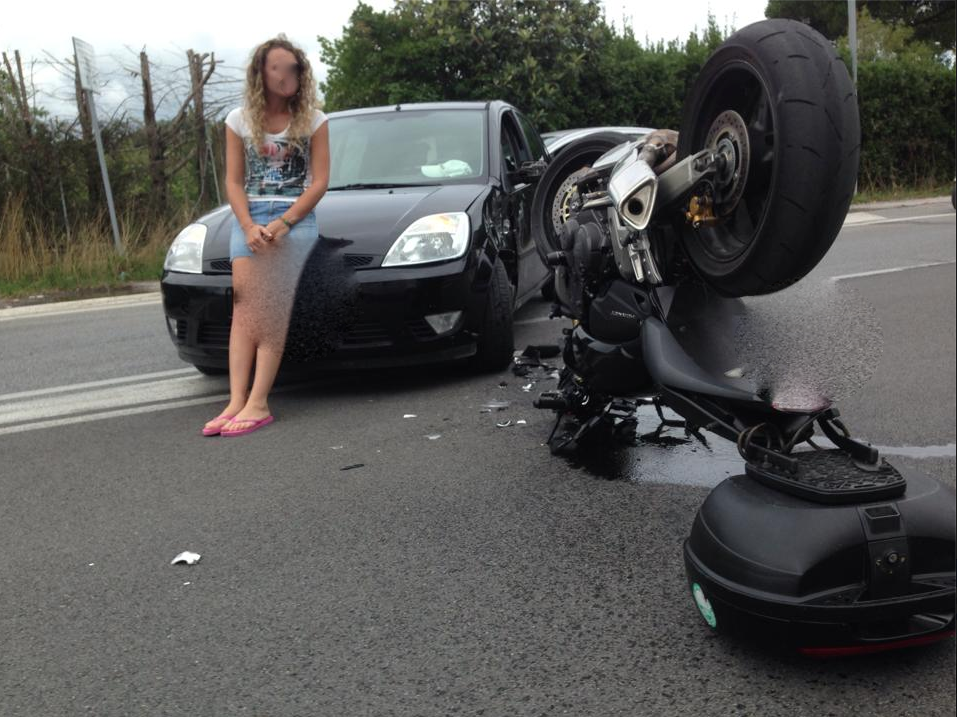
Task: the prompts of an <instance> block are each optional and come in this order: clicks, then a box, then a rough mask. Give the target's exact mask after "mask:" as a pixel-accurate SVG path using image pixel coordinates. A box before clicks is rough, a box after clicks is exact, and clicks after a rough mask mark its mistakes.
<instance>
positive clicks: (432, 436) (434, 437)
mask: <svg viewBox="0 0 957 717" xmlns="http://www.w3.org/2000/svg"><path fill="white" fill-rule="evenodd" d="M441 437H442V434H441V433H432V434H430V435H428V436H426V438H428V439H429V440H430V441H437V440H439V439H440V438H441Z"/></svg>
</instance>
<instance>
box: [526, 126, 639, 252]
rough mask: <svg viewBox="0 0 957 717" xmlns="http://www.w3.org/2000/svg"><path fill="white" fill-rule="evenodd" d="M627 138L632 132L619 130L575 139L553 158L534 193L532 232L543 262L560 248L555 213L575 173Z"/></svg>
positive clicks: (558, 210)
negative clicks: (575, 140) (628, 133)
mask: <svg viewBox="0 0 957 717" xmlns="http://www.w3.org/2000/svg"><path fill="white" fill-rule="evenodd" d="M627 141H628V136H627V135H624V134H620V133H618V132H599V133H596V134H594V135H591V136H589V137H584V138H582V139H580V140H578V141H577V142H572V143H571V144H569V145H568V146H567V147H564V148H562V150H561V152H559V153H558V155H557V156H556V157H555V158H554V159H552V161H551V162H549V164H548V168H547V169H546V170H545V173H544V174H543V175H542V177H541V179H539V180H538V186H537V187H536V188H535V196H534V197H532V226H531V230H532V236H533V237H534V238H535V246H536V247H537V248H538V253H539V256H540V257H541V258H542V261H543V262H544V261H545V257H546V256H547V255H548V254H549V253H551V252H553V251H558V249H559V246H558V234H559V231H560V229H559V228H557V227H556V223H555V217H554V214H555V213H556V212H558V213H559V214H560V213H561V211H560V209H559V205H560V204H562V202H563V197H562V196H561V195H564V194H566V193H567V191H568V189H569V179H570V178H571V176H572V175H573V174H575V173H577V172H578V171H579V170H581V169H583V168H587V167H590V166H591V165H592V163H594V161H595V160H596V159H598V158H599V157H601V156H602V155H603V154H605V153H606V152H607V151H608V150H610V149H612V148H614V147H617V146H618V145H619V144H622V143H624V142H627Z"/></svg>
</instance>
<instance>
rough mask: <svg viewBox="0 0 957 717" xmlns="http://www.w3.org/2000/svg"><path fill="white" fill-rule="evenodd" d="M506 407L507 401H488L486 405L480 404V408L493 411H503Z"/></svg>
mask: <svg viewBox="0 0 957 717" xmlns="http://www.w3.org/2000/svg"><path fill="white" fill-rule="evenodd" d="M508 406H509V402H508V401H489V402H488V403H485V404H482V408H488V409H490V410H493V411H504V410H505V409H506V408H508Z"/></svg>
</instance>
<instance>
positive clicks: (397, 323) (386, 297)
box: [161, 260, 487, 370]
mask: <svg viewBox="0 0 957 717" xmlns="http://www.w3.org/2000/svg"><path fill="white" fill-rule="evenodd" d="M468 265H471V266H468ZM479 266H481V264H480V263H479V262H474V261H473V262H466V261H465V260H463V261H460V262H454V263H450V264H446V265H440V266H434V267H421V268H409V269H370V270H365V271H356V272H355V273H354V277H355V280H356V284H357V285H356V289H355V291H356V294H355V296H356V306H355V311H354V313H353V315H354V321H352V322H351V323H350V325H349V326H348V327H347V328H346V329H345V330H344V331H343V332H342V334H341V337H340V339H339V341H338V343H337V346H336V347H335V349H334V350H333V351H331V352H329V353H328V354H327V355H324V356H323V357H322V358H321V359H318V360H310V361H308V362H307V363H300V362H298V361H297V360H296V359H295V357H294V356H292V355H290V354H287V356H286V357H285V358H284V361H283V369H284V370H295V369H297V368H306V369H315V368H338V369H354V368H355V369H358V368H375V367H385V366H405V365H417V364H425V363H434V362H443V361H452V360H456V359H462V358H467V357H469V356H472V355H474V354H475V352H476V345H477V344H476V339H477V332H476V329H477V327H478V326H479V322H480V320H481V318H482V312H483V311H484V307H485V303H484V299H485V285H484V283H483V280H482V279H480V278H478V277H479V276H480V275H482V274H483V273H484V272H480V271H479V269H478V267H479ZM486 281H487V280H486ZM161 288H162V294H163V309H164V312H165V314H166V324H167V329H168V331H169V335H170V339H171V340H172V341H173V344H174V345H175V346H176V350H177V352H178V353H179V356H180V358H182V359H183V360H184V361H186V362H188V363H192V364H194V365H197V366H203V367H208V368H222V369H225V368H228V365H229V334H230V326H231V322H232V308H233V296H232V275H231V274H184V273H178V272H164V274H163V277H162V281H161ZM453 311H461V312H462V316H461V318H460V319H459V321H458V322H457V323H456V325H455V326H454V327H453V328H452V329H451V330H450V331H448V332H445V333H443V334H437V333H436V332H435V331H434V330H433V329H432V327H431V326H430V325H429V323H428V322H427V321H426V320H425V317H426V316H429V315H434V314H441V313H447V312H453ZM303 318H305V319H306V320H308V317H298V319H299V320H300V323H301V321H302V320H303ZM292 353H293V354H294V353H295V352H292Z"/></svg>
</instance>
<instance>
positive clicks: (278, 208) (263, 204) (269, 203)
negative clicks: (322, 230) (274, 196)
mask: <svg viewBox="0 0 957 717" xmlns="http://www.w3.org/2000/svg"><path fill="white" fill-rule="evenodd" d="M291 206H292V202H291V201H289V200H288V199H283V200H275V201H274V200H259V201H255V202H250V203H249V214H250V216H251V217H252V220H253V222H254V223H256V224H260V225H262V226H266V225H267V224H269V222H271V221H273V220H275V219H279V217H281V216H282V215H283V214H284V213H285V211H286V210H287V209H289V207H291ZM318 236H319V226H318V225H317V224H316V214H315V212H309V213H308V214H307V215H306V216H304V217H303V218H302V220H301V221H299V222H296V224H295V225H294V226H293V227H292V229H290V230H289V233H288V234H286V235H285V236H284V237H283V238H282V239H281V240H280V241H295V242H313V241H315V240H316V238H317V237H318ZM243 256H253V252H252V251H250V249H249V247H248V246H246V232H244V231H243V228H242V227H241V226H239V220H238V219H236V216H235V215H233V219H232V232H231V233H230V235H229V260H230V261H235V260H236V259H237V258H239V257H243Z"/></svg>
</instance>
